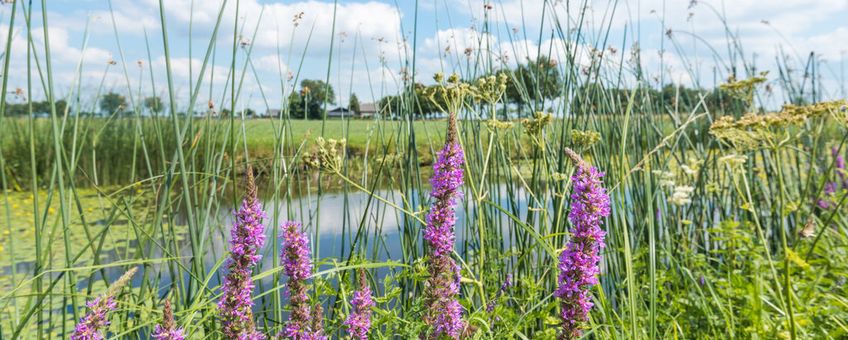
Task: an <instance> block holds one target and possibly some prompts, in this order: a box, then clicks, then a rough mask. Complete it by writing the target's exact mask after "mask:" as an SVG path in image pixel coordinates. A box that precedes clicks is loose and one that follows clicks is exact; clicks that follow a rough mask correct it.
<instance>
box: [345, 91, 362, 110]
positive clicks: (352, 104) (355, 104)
mask: <svg viewBox="0 0 848 340" xmlns="http://www.w3.org/2000/svg"><path fill="white" fill-rule="evenodd" d="M347 109H348V110H350V111H351V112H353V114H355V115H358V114H359V111H360V109H359V98H357V97H356V93H351V94H350V100H348V103H347Z"/></svg>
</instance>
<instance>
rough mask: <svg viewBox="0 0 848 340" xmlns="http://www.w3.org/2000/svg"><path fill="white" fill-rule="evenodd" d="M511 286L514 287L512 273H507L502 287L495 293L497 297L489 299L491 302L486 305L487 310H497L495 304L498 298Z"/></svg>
mask: <svg viewBox="0 0 848 340" xmlns="http://www.w3.org/2000/svg"><path fill="white" fill-rule="evenodd" d="M509 287H512V274H506V279H505V280H504V282H503V283H502V284H501V288H500V289H498V292H497V293H496V294H495V298H494V299H492V301H489V304H487V305H486V312H487V313H491V312H494V311H495V304H496V303H497V301H498V298H500V297H501V295H503V293H504V292H506V290H507V289H509Z"/></svg>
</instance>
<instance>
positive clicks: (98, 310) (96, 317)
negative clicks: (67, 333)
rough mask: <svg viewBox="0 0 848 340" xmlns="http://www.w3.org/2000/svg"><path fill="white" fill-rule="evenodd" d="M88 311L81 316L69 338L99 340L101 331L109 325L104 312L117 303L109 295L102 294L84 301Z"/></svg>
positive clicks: (109, 310) (113, 308)
mask: <svg viewBox="0 0 848 340" xmlns="http://www.w3.org/2000/svg"><path fill="white" fill-rule="evenodd" d="M85 306H86V307H88V313H87V314H85V316H83V317H82V318H81V319H80V321H79V323H77V325H76V327H75V328H74V333H73V334H71V340H100V339H103V334H102V331H103V329H105V328H106V327H107V326H109V320H108V319H107V318H106V314H108V313H109V312H111V311H113V310H115V307H117V304H116V303H115V299H114V298H113V297H111V296H103V297H98V298H95V299H94V300H91V301H89V302H86V304H85Z"/></svg>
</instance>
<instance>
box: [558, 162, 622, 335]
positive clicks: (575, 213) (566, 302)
mask: <svg viewBox="0 0 848 340" xmlns="http://www.w3.org/2000/svg"><path fill="white" fill-rule="evenodd" d="M565 153H566V155H568V157H570V158H571V159H572V160H573V161H574V163H575V164H576V166H577V171H576V172H575V174H574V176H572V177H571V179H572V183H573V184H572V185H573V187H574V193H573V194H572V195H571V211H570V212H569V214H568V219H569V221H571V225H572V228H571V238H570V239H569V240H568V243H567V244H566V246H565V250H563V251H562V253H561V254H560V256H559V271H560V273H559V280H558V281H559V286H558V287H557V290H556V292H555V293H554V295H556V296H557V297H558V298H560V301H561V302H560V303H561V308H562V311H561V315H560V317H561V318H562V333H561V335H560V336H561V338H564V339H573V338H577V337H579V336H580V335H581V334H582V331H581V330H580V326H581V324H582V323H584V322H586V321H588V319H589V311H590V310H591V309H592V301H591V296H590V294H589V290H590V289H591V287H592V286H593V285H596V284H598V274H599V273H600V270H599V269H598V262H599V261H600V259H601V257H600V254H599V253H600V250H601V248H603V247H604V234H605V233H604V231H603V230H602V229H601V224H602V223H603V218H605V217H607V216H609V214H610V205H609V196H608V195H607V193H606V189H604V187H603V181H602V180H601V178H602V177H603V176H604V174H603V173H602V172H599V171H598V170H597V169H596V168H594V167H591V166H589V165H588V164H587V163H586V162H585V161H583V159H582V158H580V156H578V155H577V154H576V153H575V152H574V151H572V150H571V149H568V148H566V149H565Z"/></svg>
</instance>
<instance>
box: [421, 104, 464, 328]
mask: <svg viewBox="0 0 848 340" xmlns="http://www.w3.org/2000/svg"><path fill="white" fill-rule="evenodd" d="M463 163H464V158H463V152H462V147H461V146H460V145H459V141H458V138H457V128H456V115H455V114H453V113H451V114H450V116H449V118H448V131H447V137H446V140H445V146H444V148H442V150H440V151H439V153H438V159H437V160H436V163H435V164H434V165H433V178H432V179H430V184H431V185H432V187H433V188H432V192H431V193H430V196H431V197H432V198H433V204H432V206H431V207H430V212H429V213H428V214H427V226H426V228H425V229H424V239H425V240H426V241H427V244H428V246H429V248H430V256H429V258H428V262H427V269H428V271H429V274H430V277H429V278H428V279H427V284H426V287H425V303H426V308H427V311H426V315H425V317H424V321H425V322H426V323H427V324H428V325H430V326H431V327H432V328H433V336H434V337H439V336H441V335H446V336H448V337H451V338H459V336H460V334H461V332H462V330H463V329H464V328H465V323H464V322H463V321H462V306H461V305H460V304H459V300H458V297H459V281H460V273H459V266H457V264H456V262H455V261H454V260H453V258H451V253H452V252H453V245H454V240H455V238H456V236H455V234H454V225H455V224H456V212H455V210H454V205H455V204H456V200H457V199H458V198H459V197H460V196H461V195H462V192H461V191H460V188H461V187H462V183H463V173H462V165H463Z"/></svg>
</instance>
